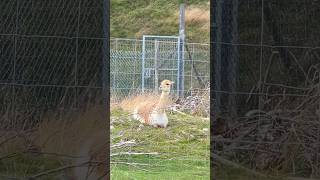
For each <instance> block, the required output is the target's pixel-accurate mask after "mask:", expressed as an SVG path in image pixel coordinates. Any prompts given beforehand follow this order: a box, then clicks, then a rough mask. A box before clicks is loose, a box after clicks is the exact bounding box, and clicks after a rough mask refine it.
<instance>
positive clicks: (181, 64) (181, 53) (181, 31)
mask: <svg viewBox="0 0 320 180" xmlns="http://www.w3.org/2000/svg"><path fill="white" fill-rule="evenodd" d="M184 15H185V12H184V4H181V5H180V16H179V17H180V25H179V39H180V43H179V50H180V51H179V57H180V58H179V65H178V66H179V86H178V94H179V96H180V97H182V96H183V94H184V41H185V33H184V30H185V27H184V25H185V22H184V21H185V18H184Z"/></svg>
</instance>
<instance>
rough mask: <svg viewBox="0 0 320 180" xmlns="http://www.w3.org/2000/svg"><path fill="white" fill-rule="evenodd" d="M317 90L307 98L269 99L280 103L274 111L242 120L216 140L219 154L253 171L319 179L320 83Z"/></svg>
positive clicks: (252, 112)
mask: <svg viewBox="0 0 320 180" xmlns="http://www.w3.org/2000/svg"><path fill="white" fill-rule="evenodd" d="M316 89H317V90H316ZM316 89H314V88H311V89H310V91H308V92H306V94H305V95H306V96H304V97H295V98H292V97H287V96H283V97H281V101H279V97H278V98H277V99H276V97H274V98H270V99H268V102H277V106H274V105H272V106H270V107H276V108H274V109H273V110H269V111H262V110H250V111H249V112H247V113H246V114H245V116H244V117H239V118H238V119H237V120H236V123H235V124H233V125H232V127H229V128H227V129H225V131H224V132H223V133H221V134H219V135H216V136H215V137H214V141H215V142H216V150H217V152H216V153H218V154H220V155H223V156H224V157H226V158H227V159H231V160H232V161H234V162H241V164H244V165H245V166H251V168H254V169H259V170H264V171H272V172H279V171H281V172H284V173H290V174H292V175H295V176H296V175H300V176H304V175H306V174H308V175H310V176H311V177H320V107H319V105H320V96H319V95H320V91H319V84H318V85H317V88H316ZM222 153H223V154H222Z"/></svg>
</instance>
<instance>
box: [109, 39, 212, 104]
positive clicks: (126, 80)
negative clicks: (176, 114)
mask: <svg viewBox="0 0 320 180" xmlns="http://www.w3.org/2000/svg"><path fill="white" fill-rule="evenodd" d="M142 43H143V42H142V40H136V39H122V38H112V39H111V40H110V58H111V62H110V63H111V65H110V67H111V68H110V87H111V91H112V93H111V96H113V99H117V97H118V98H119V97H125V96H127V95H129V94H130V93H136V92H141V90H142V83H141V82H142ZM158 43H159V47H158V52H157V53H158V56H157V58H158V60H157V62H158V63H159V64H158V65H157V67H158V77H157V78H155V75H154V74H155V72H154V70H153V69H154V68H155V66H156V65H155V51H156V50H155V42H154V41H152V40H147V41H146V44H147V45H146V47H147V49H146V54H147V55H146V61H145V68H146V70H147V71H146V72H147V73H146V74H145V77H146V81H145V89H146V90H149V91H154V90H157V89H158V85H159V84H160V82H161V81H162V80H164V79H170V80H172V81H176V80H177V68H178V67H177V62H178V61H177V42H172V41H165V40H164V41H161V40H159V41H158ZM185 47H186V48H185V52H184V53H185V55H184V57H185V58H184V63H185V65H184V84H185V89H184V91H185V95H188V94H189V95H190V92H191V91H192V90H194V89H205V88H207V87H208V85H209V81H210V66H209V65H210V51H209V45H208V44H200V43H186V45H185ZM150 69H151V71H150ZM148 70H149V71H148ZM156 80H158V81H157V82H156ZM173 89H174V91H173V92H175V90H176V86H174V87H173Z"/></svg>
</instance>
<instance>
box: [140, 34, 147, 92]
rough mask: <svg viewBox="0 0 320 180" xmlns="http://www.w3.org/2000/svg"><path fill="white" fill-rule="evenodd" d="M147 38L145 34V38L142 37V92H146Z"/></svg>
mask: <svg viewBox="0 0 320 180" xmlns="http://www.w3.org/2000/svg"><path fill="white" fill-rule="evenodd" d="M145 40H146V37H145V36H143V39H142V73H141V76H142V77H141V90H142V92H144V65H145V64H144V61H145V60H144V59H145V48H146V44H145Z"/></svg>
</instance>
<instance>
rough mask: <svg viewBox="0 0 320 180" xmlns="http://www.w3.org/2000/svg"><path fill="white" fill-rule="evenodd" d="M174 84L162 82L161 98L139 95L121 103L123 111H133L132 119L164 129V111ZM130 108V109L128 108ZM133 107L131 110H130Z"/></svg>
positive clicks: (165, 124)
mask: <svg viewBox="0 0 320 180" xmlns="http://www.w3.org/2000/svg"><path fill="white" fill-rule="evenodd" d="M173 83H174V82H172V81H170V80H163V81H162V82H161V85H160V90H161V91H162V92H161V96H160V97H158V96H154V95H140V96H136V97H134V98H133V99H130V100H126V101H125V102H124V103H123V106H122V107H123V109H124V110H129V111H131V112H132V110H133V118H134V119H136V120H139V121H140V122H141V123H144V124H149V125H152V126H153V127H163V128H166V127H167V125H168V117H167V115H166V112H165V109H166V107H167V105H168V103H169V101H170V98H169V93H170V89H171V85H172V84H173ZM129 106H130V108H129ZM132 106H133V108H131V107H132Z"/></svg>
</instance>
